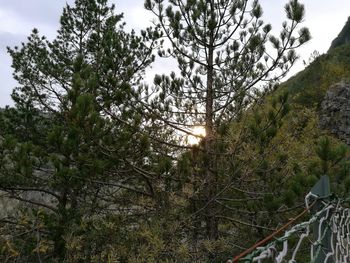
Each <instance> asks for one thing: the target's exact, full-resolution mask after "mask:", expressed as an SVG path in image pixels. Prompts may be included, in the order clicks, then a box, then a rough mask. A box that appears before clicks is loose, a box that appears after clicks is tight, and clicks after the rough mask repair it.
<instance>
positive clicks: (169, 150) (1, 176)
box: [0, 0, 350, 263]
mask: <svg viewBox="0 0 350 263" xmlns="http://www.w3.org/2000/svg"><path fill="white" fill-rule="evenodd" d="M144 8H145V12H149V13H151V14H152V15H153V17H154V25H153V26H152V27H148V28H144V29H143V30H141V31H140V32H136V31H135V30H131V31H130V32H129V31H128V30H126V29H125V22H124V18H123V15H122V14H120V13H119V12H118V6H114V5H113V4H111V3H109V1H107V0H75V2H74V4H72V5H69V4H67V5H66V6H65V7H64V9H63V11H62V15H61V18H60V26H59V28H58V30H57V35H56V37H55V38H54V39H53V40H49V39H48V38H47V37H46V36H44V35H42V34H41V33H40V28H39V29H33V31H32V33H31V34H30V35H29V36H28V38H27V41H26V42H24V43H18V46H15V47H9V48H8V53H9V55H10V56H11V58H12V68H13V76H14V78H15V80H16V81H17V83H18V85H17V87H15V88H14V89H13V92H12V99H13V101H14V106H11V107H10V106H7V107H6V108H3V109H1V110H0V127H1V128H0V261H1V262H9V263H10V262H13V263H14V262H23V263H24V262H50V263H51V262H52V263H56V262H57V263H58V262H60V263H61V262H65V263H78V262H79V263H80V262H87V263H95V262H96V263H97V262H226V261H227V260H228V259H230V258H232V257H233V256H235V255H237V254H239V253H241V252H242V251H244V250H245V249H247V248H249V247H251V246H252V245H254V244H255V243H256V242H257V241H259V240H261V239H263V238H265V237H266V236H268V235H269V234H271V233H272V232H273V231H275V230H276V229H277V228H278V227H280V226H282V225H284V224H285V223H286V222H288V220H289V219H290V218H291V217H293V216H295V215H296V214H298V213H299V212H300V211H302V210H303V208H304V205H305V203H304V198H305V195H306V194H307V193H308V192H309V190H310V188H311V187H312V186H313V185H314V184H315V183H316V182H317V180H318V179H319V178H320V177H321V176H322V175H328V176H329V177H330V181H331V187H332V189H334V191H335V192H336V194H337V195H339V196H346V195H347V193H348V192H349V190H350V162H349V158H348V157H349V153H348V146H347V145H346V143H344V141H343V140H341V138H337V136H334V135H333V134H331V133H330V132H329V131H327V130H326V129H322V128H320V124H319V122H320V121H319V116H320V111H321V108H322V101H323V98H324V97H325V95H326V92H327V90H328V89H329V87H330V86H331V85H333V84H335V83H338V82H339V81H346V80H347V77H349V76H350V74H349V73H350V59H349V58H350V46H349V45H347V44H343V45H342V44H341V43H340V42H341V40H339V39H338V41H337V42H336V43H334V46H332V47H331V49H330V50H329V51H328V53H327V54H322V55H320V54H316V55H315V56H314V57H313V59H312V60H310V61H309V64H308V65H307V67H306V69H305V70H304V71H302V72H300V73H298V74H297V75H295V76H293V77H292V78H290V79H289V80H287V81H285V78H284V77H285V76H286V74H287V73H288V72H289V70H290V68H291V67H292V66H293V65H294V64H295V62H296V61H297V59H298V58H299V56H298V53H297V50H298V48H299V47H300V46H302V45H304V44H305V43H307V42H308V41H309V40H310V38H311V34H310V32H309V30H308V28H306V27H304V26H303V21H304V18H305V8H304V5H303V4H301V3H300V2H299V1H298V0H290V1H289V2H287V3H286V5H285V10H284V11H285V22H283V24H282V26H281V28H278V29H277V31H276V29H274V30H272V26H271V25H270V24H268V23H266V22H265V21H263V19H262V17H263V10H262V7H261V5H260V4H259V2H258V1H256V0H253V1H251V0H169V1H165V0H146V1H145V3H144ZM348 31H349V30H348ZM273 32H278V33H277V34H275V33H273ZM342 32H343V33H342V34H343V35H344V34H346V32H347V31H342ZM335 45H336V46H335ZM167 58H173V59H174V61H175V62H174V63H176V67H177V71H176V72H169V73H167V74H163V75H155V76H154V78H153V79H154V80H153V82H150V83H147V82H146V81H145V80H146V78H145V75H146V74H147V72H148V71H149V69H150V68H151V67H152V65H153V63H154V61H155V59H157V60H159V61H162V59H167ZM281 80H283V81H281ZM298 262H299V261H298Z"/></svg>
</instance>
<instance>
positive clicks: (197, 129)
mask: <svg viewBox="0 0 350 263" xmlns="http://www.w3.org/2000/svg"><path fill="white" fill-rule="evenodd" d="M191 133H193V134H195V135H197V136H199V137H197V136H193V135H188V137H187V141H188V144H190V145H196V144H198V143H199V142H200V141H201V139H202V138H203V137H205V135H206V133H205V128H204V127H203V126H194V127H193V129H192V130H191Z"/></svg>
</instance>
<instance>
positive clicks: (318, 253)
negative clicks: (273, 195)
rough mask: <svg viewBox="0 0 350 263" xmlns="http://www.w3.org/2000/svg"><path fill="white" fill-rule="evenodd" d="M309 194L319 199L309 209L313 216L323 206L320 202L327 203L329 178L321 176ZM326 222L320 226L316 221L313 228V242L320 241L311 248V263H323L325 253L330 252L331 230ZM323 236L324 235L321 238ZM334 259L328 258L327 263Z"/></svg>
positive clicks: (331, 262) (329, 192)
mask: <svg viewBox="0 0 350 263" xmlns="http://www.w3.org/2000/svg"><path fill="white" fill-rule="evenodd" d="M311 193H312V194H313V195H316V196H318V198H320V199H319V200H316V204H315V205H314V206H313V207H312V208H311V213H312V214H315V213H317V212H318V211H320V210H321V209H322V208H323V207H324V205H323V204H322V201H326V202H327V201H328V200H329V196H330V194H331V191H330V183H329V177H328V176H326V175H324V176H322V177H321V178H320V179H319V180H318V182H317V183H316V184H315V185H314V187H312V189H311ZM325 213H326V212H324V213H323V214H321V215H320V216H321V217H322V216H324V215H325ZM327 223H328V222H324V223H323V224H322V225H321V226H320V221H316V222H315V223H314V226H313V231H314V238H315V242H317V240H319V239H321V241H320V242H319V243H316V245H315V246H312V248H311V249H312V255H313V256H314V260H313V262H315V263H323V262H324V261H325V258H326V255H327V253H329V252H331V251H332V247H331V230H330V229H329V228H328V226H327ZM323 234H325V235H324V236H323ZM333 262H335V261H334V258H333V257H332V258H328V260H327V263H333Z"/></svg>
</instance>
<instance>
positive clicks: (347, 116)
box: [320, 82, 350, 145]
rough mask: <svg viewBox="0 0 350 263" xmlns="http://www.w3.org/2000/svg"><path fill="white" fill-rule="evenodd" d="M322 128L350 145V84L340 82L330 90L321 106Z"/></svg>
mask: <svg viewBox="0 0 350 263" xmlns="http://www.w3.org/2000/svg"><path fill="white" fill-rule="evenodd" d="M320 128H322V129H325V130H327V131H329V132H330V133H331V134H333V135H334V136H336V137H337V138H339V139H341V140H342V141H344V142H345V143H346V144H347V145H350V84H347V83H345V82H340V83H338V84H335V85H333V86H331V87H330V88H329V90H328V91H327V93H326V96H325V99H324V100H323V102H322V104H321V111H320Z"/></svg>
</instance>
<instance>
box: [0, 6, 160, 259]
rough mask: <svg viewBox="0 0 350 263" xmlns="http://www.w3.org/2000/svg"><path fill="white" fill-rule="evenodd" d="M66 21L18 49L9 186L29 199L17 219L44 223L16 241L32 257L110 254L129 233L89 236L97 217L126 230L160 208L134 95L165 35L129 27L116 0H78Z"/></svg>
mask: <svg viewBox="0 0 350 263" xmlns="http://www.w3.org/2000/svg"><path fill="white" fill-rule="evenodd" d="M60 24H61V27H60V29H59V30H58V32H57V37H56V38H55V39H54V40H53V41H49V40H47V39H46V38H45V37H42V36H40V34H39V32H38V30H37V29H34V30H33V32H32V34H31V35H30V36H29V37H28V41H27V42H26V43H23V44H22V46H21V47H15V48H13V49H11V48H9V49H8V51H9V53H10V55H11V56H12V59H13V64H12V67H13V68H14V77H15V79H16V80H17V81H18V84H19V86H18V87H17V88H16V89H15V90H14V92H13V95H12V97H13V99H14V101H15V103H16V104H15V105H16V107H15V108H14V109H7V110H5V111H4V112H2V114H1V123H2V124H3V126H2V127H3V129H2V130H1V134H0V136H1V137H0V155H1V160H2V161H1V163H0V182H1V183H0V186H1V187H0V189H1V190H2V191H4V193H6V196H7V198H9V199H12V200H18V201H20V202H22V203H24V204H26V205H27V206H28V207H27V208H24V210H23V218H26V219H25V220H26V221H25V222H26V223H25V224H21V218H16V217H13V218H9V219H8V220H7V221H6V222H7V223H8V224H9V227H12V225H15V226H16V227H17V228H16V227H15V228H13V230H15V231H18V229H25V228H26V227H28V228H30V226H31V223H32V222H39V223H38V224H39V225H40V227H37V228H35V227H34V228H33V229H30V231H28V234H26V235H25V236H24V237H21V239H16V238H15V236H16V235H13V236H12V237H13V239H12V240H10V241H9V242H10V243H11V244H12V245H11V247H12V248H13V250H14V251H15V250H17V251H18V257H19V258H20V261H22V262H24V261H25V262H34V261H42V260H45V261H46V260H48V259H50V260H58V261H59V262H63V261H64V260H67V261H69V262H82V260H84V262H90V261H91V260H92V259H93V258H94V257H97V256H98V257H100V259H101V260H103V261H106V260H107V258H111V257H112V256H111V255H110V253H109V252H108V248H109V246H110V244H109V243H110V242H112V243H113V242H114V243H113V244H114V246H117V245H118V242H121V241H118V238H120V239H123V238H125V240H126V239H127V237H124V236H122V235H120V234H118V235H117V234H116V235H117V236H118V237H116V238H115V239H110V238H109V235H107V234H106V235H105V236H103V237H101V239H99V236H98V235H96V236H95V237H92V240H91V242H90V243H89V242H88V241H87V240H88V237H89V232H90V231H93V230H94V227H93V225H94V224H95V223H94V220H102V218H107V219H108V220H110V221H109V222H110V224H111V225H114V223H113V222H119V224H117V225H116V226H115V227H114V228H113V229H116V231H117V232H118V231H121V229H122V228H123V227H125V225H128V224H129V223H130V224H131V223H132V222H134V221H135V220H138V219H135V218H133V217H132V215H133V214H134V213H137V214H138V216H140V214H141V215H142V214H146V213H147V211H148V210H147V209H152V201H151V200H152V198H153V188H152V187H153V186H152V185H151V183H150V181H149V179H148V178H147V176H145V175H144V174H143V173H142V171H140V170H138V168H137V167H136V166H137V165H140V166H142V164H143V160H144V159H145V158H146V157H147V156H148V155H149V153H148V149H149V144H148V142H147V138H145V136H144V135H143V133H141V132H140V127H141V126H142V125H143V123H144V122H145V121H144V119H143V117H142V115H140V114H139V112H140V111H139V110H136V109H135V108H134V106H133V105H134V102H135V100H136V98H138V97H139V96H141V94H140V92H139V90H138V89H137V85H138V83H139V82H140V80H141V79H142V76H143V73H144V71H145V69H146V68H147V67H148V66H149V65H150V64H151V63H152V61H153V59H154V57H153V55H152V52H153V47H154V46H155V45H157V38H158V36H157V35H156V34H153V32H152V31H151V30H150V29H146V30H144V31H143V32H142V36H137V35H136V34H135V32H134V31H132V32H131V33H126V32H125V31H124V28H123V27H124V23H123V22H122V15H118V14H116V13H115V10H114V6H113V5H112V6H110V5H108V4H107V0H87V1H86V0H76V1H75V4H74V6H69V5H67V6H66V7H65V8H64V10H63V14H62V16H61V20H60ZM145 200H149V202H150V204H147V206H144V205H143V204H142V202H143V203H145ZM24 207H25V206H24ZM145 207H146V208H145ZM147 207H148V208H147ZM108 211H113V213H110V212H108ZM124 216H126V217H124ZM107 219H106V220H107ZM23 220H24V219H23ZM108 220H107V221H108ZM128 220H130V222H129V221H128ZM127 221H128V223H126V222H127ZM102 222H103V221H102ZM11 224H12V225H11ZM33 224H34V223H33ZM101 224H102V225H103V223H101ZM106 225H107V224H106ZM125 231H126V230H125ZM110 234H113V233H110ZM69 240H70V241H69ZM77 240H78V241H77ZM79 240H80V241H79ZM113 240H114V241H113ZM125 240H124V241H125ZM124 241H123V242H124ZM69 242H73V245H72V246H73V248H71V244H70V243H69ZM74 242H78V243H79V245H78V246H77V245H74V244H75V243H74ZM123 245H124V244H123ZM72 249H73V250H72ZM79 249H80V250H79ZM106 249H107V250H106ZM35 251H36V253H34V252H35ZM79 253H80V254H79ZM121 254H122V253H120V254H119V256H120V255H121ZM80 256H81V257H80ZM79 257H80V258H79ZM79 260H80V261H79Z"/></svg>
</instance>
